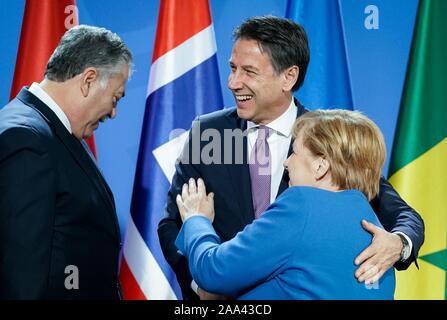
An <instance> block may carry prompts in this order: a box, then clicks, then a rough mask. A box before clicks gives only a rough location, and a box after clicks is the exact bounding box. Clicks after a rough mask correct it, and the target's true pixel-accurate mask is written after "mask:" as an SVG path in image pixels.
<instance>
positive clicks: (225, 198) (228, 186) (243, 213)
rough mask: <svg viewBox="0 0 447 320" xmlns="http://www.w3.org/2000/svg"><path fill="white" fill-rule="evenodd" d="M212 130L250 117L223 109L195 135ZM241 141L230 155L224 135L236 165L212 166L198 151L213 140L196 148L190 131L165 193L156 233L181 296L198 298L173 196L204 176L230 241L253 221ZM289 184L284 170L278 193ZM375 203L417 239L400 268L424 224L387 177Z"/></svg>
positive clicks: (392, 224) (386, 221) (394, 226)
mask: <svg viewBox="0 0 447 320" xmlns="http://www.w3.org/2000/svg"><path fill="white" fill-rule="evenodd" d="M295 104H296V106H297V109H298V110H297V117H299V116H301V115H302V114H304V113H305V112H306V109H305V108H304V107H303V106H302V105H301V104H300V103H299V102H298V101H295ZM210 128H212V129H216V130H217V131H218V132H219V133H220V135H221V137H224V136H225V130H234V129H240V130H241V132H243V131H244V130H245V129H246V128H247V121H246V120H243V119H241V118H239V117H238V116H237V111H236V108H230V109H224V110H221V111H217V112H214V113H210V114H207V115H203V116H201V117H199V118H198V119H197V121H195V122H194V123H193V128H192V130H191V133H193V132H198V133H202V132H204V131H205V130H206V129H210ZM242 141H243V143H242V145H240V144H237V143H233V144H232V150H231V154H229V152H228V150H225V149H224V139H222V140H221V141H219V142H217V143H218V144H219V145H220V146H221V150H219V151H220V154H221V155H225V156H227V157H228V158H229V159H230V160H231V163H232V164H226V163H225V162H223V161H222V162H221V163H211V164H208V163H204V162H203V161H201V159H200V154H201V152H202V150H204V149H203V148H204V147H205V146H206V145H207V144H208V143H209V141H201V142H200V145H199V150H194V148H193V147H194V143H192V134H190V137H189V143H188V144H187V145H186V146H185V151H184V154H183V156H182V158H181V161H180V163H179V164H178V165H177V166H176V173H175V175H174V177H173V180H172V184H171V189H170V190H169V194H168V197H167V203H166V212H165V216H164V218H163V219H162V220H161V221H160V223H159V225H158V236H159V238H160V244H161V248H162V250H163V254H164V256H165V258H166V260H167V261H168V263H169V264H170V266H171V267H172V269H173V270H174V271H175V273H176V275H177V280H178V281H179V284H180V286H181V288H182V292H183V297H184V298H186V299H197V298H198V297H197V295H196V294H195V293H194V292H193V291H192V290H191V288H190V286H191V280H192V278H191V274H190V272H189V271H188V262H187V261H186V259H185V258H184V257H183V256H182V255H180V254H178V252H177V248H176V246H175V239H176V238H177V235H178V232H179V230H180V227H181V225H182V220H181V218H180V214H179V212H178V208H177V204H176V201H175V197H176V196H177V194H179V193H181V188H182V185H183V184H184V183H185V182H187V181H188V180H189V179H190V178H195V179H197V178H199V177H201V178H202V179H203V180H204V181H205V184H206V188H207V191H208V192H214V194H215V197H214V205H215V211H216V218H215V219H214V222H213V226H214V228H215V230H216V232H217V234H218V235H219V237H220V238H221V239H222V241H227V240H230V239H232V238H233V237H234V236H235V235H236V233H237V232H239V231H241V230H242V229H243V228H244V227H245V226H246V225H247V224H249V223H251V222H252V221H253V219H254V211H253V202H252V196H251V194H252V193H251V183H250V172H249V166H248V159H247V139H246V136H243V137H242ZM292 143H293V141H292ZM292 143H291V144H290V147H289V155H290V154H291V152H292ZM240 149H242V150H240ZM238 154H239V155H241V154H242V157H243V159H242V162H241V161H239V162H238V161H237V160H240V159H236V155H238ZM194 157H196V158H198V160H199V161H195V162H194V161H193V160H197V159H194ZM228 158H227V159H228ZM224 160H225V159H224ZM288 183H289V176H288V175H287V173H286V172H284V175H283V177H282V180H281V183H280V186H279V190H278V196H279V195H280V194H281V193H282V192H283V191H284V190H286V189H287V187H288ZM371 206H372V208H373V209H374V211H375V213H376V214H377V216H378V218H379V220H380V222H381V223H382V225H383V226H384V228H385V229H386V230H387V231H393V232H394V231H401V232H403V233H405V234H406V235H408V236H409V237H410V238H411V240H412V242H413V251H412V254H411V257H410V258H409V259H408V260H407V261H406V262H405V263H402V262H398V263H396V265H395V267H396V268H397V269H398V270H401V269H406V268H408V266H409V265H410V264H411V263H412V262H413V261H416V257H417V254H418V252H419V248H420V247H421V245H422V243H423V241H424V223H423V221H422V219H421V217H420V216H419V215H418V214H417V213H416V212H415V211H414V210H413V209H412V208H410V207H409V206H408V205H407V204H406V203H405V201H403V200H402V199H401V198H400V196H399V195H398V194H397V192H396V191H395V190H394V189H393V187H392V186H391V185H390V184H389V183H388V182H387V181H386V180H385V179H383V178H382V179H381V182H380V191H379V195H378V196H377V197H376V198H375V199H374V200H373V201H371Z"/></svg>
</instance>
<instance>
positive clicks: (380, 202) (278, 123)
mask: <svg viewBox="0 0 447 320" xmlns="http://www.w3.org/2000/svg"><path fill="white" fill-rule="evenodd" d="M234 39H235V43H234V46H233V51H232V55H231V58H230V68H231V72H230V76H229V78H228V88H229V89H230V90H231V91H232V92H233V95H234V97H235V100H236V107H235V108H230V109H225V110H222V111H218V112H215V113H212V114H208V115H204V116H201V117H200V118H199V119H198V120H197V121H195V122H194V123H193V127H192V130H191V134H190V137H189V143H188V144H187V145H186V147H185V150H184V154H183V156H182V157H181V161H180V162H179V164H178V165H177V168H176V173H175V175H174V178H173V181H172V186H171V189H170V191H169V194H168V200H167V205H166V214H165V217H164V218H163V219H162V220H161V221H160V223H159V228H158V234H159V238H160V243H161V247H162V249H163V253H164V255H165V257H166V260H167V261H168V263H169V264H170V265H171V267H172V268H173V270H174V271H175V273H176V275H177V280H178V281H179V283H180V286H181V287H182V292H183V295H184V298H186V299H197V298H198V295H197V294H199V295H201V297H202V298H204V297H205V295H206V294H205V293H204V292H203V291H202V290H200V288H197V287H196V286H195V282H194V281H193V279H192V277H191V275H190V272H189V269H188V264H187V261H186V259H185V257H183V256H182V255H180V254H179V253H178V252H177V248H176V246H175V240H176V238H177V235H178V232H179V230H180V227H181V224H182V222H181V218H180V215H179V212H178V209H177V205H176V201H175V198H176V196H177V195H178V194H179V193H181V187H182V185H183V184H184V183H185V182H188V181H189V179H190V178H194V179H197V178H202V179H203V180H204V181H205V182H206V183H207V186H206V188H207V190H209V191H210V192H213V193H214V194H215V199H214V204H215V212H216V216H215V220H214V222H213V226H214V228H215V230H216V232H217V234H218V236H219V237H220V238H221V239H222V241H227V240H229V239H232V238H233V237H234V236H235V235H236V233H237V232H239V231H241V230H242V229H243V228H244V227H245V226H246V225H247V224H250V223H251V222H252V221H253V220H254V219H255V217H256V216H258V215H259V214H260V212H262V211H263V210H265V208H266V207H267V206H268V205H269V204H270V203H272V202H273V201H274V200H275V199H276V197H277V196H279V195H280V194H281V193H282V192H283V191H284V190H285V189H286V188H287V187H288V183H289V178H288V175H287V173H286V172H284V168H283V166H282V164H283V162H284V161H285V160H286V158H287V157H288V156H289V155H290V154H291V151H292V150H291V145H292V134H291V130H292V126H293V123H294V121H295V120H296V118H298V117H300V116H301V115H303V114H304V113H305V112H306V109H305V108H304V107H303V106H302V105H301V104H300V103H299V102H298V101H297V100H295V99H293V92H294V91H296V90H298V89H299V87H300V86H301V85H302V83H303V81H304V78H305V74H306V69H307V66H308V63H309V48H308V41H307V36H306V33H305V31H304V30H303V29H302V27H301V26H299V25H297V24H296V23H294V22H292V21H290V20H286V19H282V18H277V17H272V16H268V17H255V18H251V19H248V20H247V21H245V22H244V23H243V24H242V25H241V26H240V27H238V28H237V29H236V31H235V33H234ZM335 63H336V62H335ZM265 128H267V129H268V132H269V133H268V136H267V138H266V139H264V140H263V141H264V142H263V143H264V144H265V141H266V142H267V144H266V145H267V146H268V149H269V156H270V157H269V158H270V160H271V162H270V163H271V167H270V168H269V170H270V172H269V175H270V179H268V180H266V179H263V180H262V181H263V182H262V183H261V182H259V181H261V179H259V177H256V176H254V175H253V174H252V171H251V170H250V161H251V160H252V157H253V152H254V150H256V146H257V145H258V141H259V139H258V138H259V137H260V136H261V135H260V134H259V133H260V132H262V131H261V129H265ZM207 129H214V130H217V131H218V132H219V133H220V137H224V136H225V131H226V130H232V131H234V130H235V129H239V131H237V130H236V131H237V132H241V134H239V136H237V133H236V137H235V138H234V140H238V139H239V140H241V141H242V142H243V143H242V144H238V143H230V144H225V141H224V139H221V145H220V149H219V150H214V151H216V154H221V155H224V156H223V157H222V158H223V159H221V160H222V161H220V162H214V163H211V164H208V163H205V162H203V161H202V160H203V159H200V161H199V162H197V161H194V160H195V159H194V157H197V153H198V154H199V155H201V154H202V150H204V147H205V146H206V145H207V144H208V143H209V142H208V141H202V139H201V137H202V132H204V131H205V130H207ZM195 139H197V140H195ZM204 140H206V139H204ZM196 145H198V146H199V150H195V149H194V146H196ZM228 146H229V147H228ZM240 159H241V161H239V160H240ZM227 160H230V161H227ZM265 190H268V195H267V197H268V198H269V199H268V200H267V201H257V199H258V194H259V193H260V191H265ZM264 198H265V195H264ZM371 206H372V208H373V209H374V211H375V213H376V214H377V216H378V218H379V220H380V222H381V224H382V225H383V226H384V228H385V230H383V229H381V228H378V227H375V226H373V225H372V224H368V223H365V224H364V228H365V229H366V230H367V231H368V232H370V233H371V234H373V235H374V240H373V241H372V244H371V245H370V246H369V247H368V248H366V249H365V251H363V252H362V253H360V252H359V256H358V257H357V259H356V263H357V264H358V265H360V266H359V268H358V269H357V271H356V273H355V276H356V277H357V279H358V280H359V281H361V282H366V283H372V282H375V281H377V279H378V278H380V277H381V276H382V275H383V274H384V273H385V272H386V271H387V270H388V269H389V268H390V267H392V266H393V265H394V266H395V267H396V268H397V269H399V270H400V269H406V268H408V266H409V265H410V264H411V263H412V262H414V261H416V258H417V255H418V251H419V248H420V247H421V245H422V243H423V241H424V224H423V221H422V219H421V217H420V216H419V215H418V214H417V213H416V212H415V211H414V210H413V209H412V208H410V207H409V206H408V205H407V204H406V203H405V202H404V201H403V200H402V199H401V198H400V196H399V195H398V194H397V193H396V191H395V190H394V189H393V188H392V186H391V185H390V184H389V183H388V182H387V181H385V179H383V178H382V179H381V184H380V191H379V195H378V196H377V197H376V198H375V199H373V200H372V201H371ZM192 288H193V289H192Z"/></svg>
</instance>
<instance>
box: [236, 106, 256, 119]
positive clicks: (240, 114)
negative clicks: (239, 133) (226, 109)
mask: <svg viewBox="0 0 447 320" xmlns="http://www.w3.org/2000/svg"><path fill="white" fill-rule="evenodd" d="M236 110H237V116H238V117H239V118H241V119H244V120H248V121H252V118H253V115H251V114H250V113H249V112H248V110H244V109H241V108H236Z"/></svg>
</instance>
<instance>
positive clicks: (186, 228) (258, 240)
mask: <svg viewBox="0 0 447 320" xmlns="http://www.w3.org/2000/svg"><path fill="white" fill-rule="evenodd" d="M289 197H290V195H289V194H283V197H282V198H281V200H279V201H277V202H275V203H274V204H272V205H271V206H270V208H269V209H268V210H267V211H266V212H265V213H264V214H263V216H262V217H261V218H259V219H257V220H255V221H254V222H253V223H252V224H250V225H247V226H246V227H245V229H244V230H243V231H242V232H239V233H238V234H237V235H236V237H234V238H233V239H231V240H229V241H227V242H224V243H222V244H220V238H219V237H218V236H217V234H216V233H215V231H214V229H213V227H212V224H211V222H210V220H209V219H208V218H206V217H205V216H201V215H195V216H191V217H190V218H188V219H187V220H186V221H185V223H184V224H183V226H182V229H181V231H180V234H179V236H178V238H177V241H176V245H177V246H178V248H179V250H180V251H181V252H182V253H183V254H185V256H187V257H188V261H189V267H190V270H191V272H192V275H193V277H194V279H195V280H196V281H197V283H198V284H199V286H200V287H201V288H204V289H205V290H207V291H209V292H214V293H219V294H223V295H226V296H231V297H237V296H239V295H241V294H242V293H243V292H245V291H247V290H249V289H250V288H253V287H255V286H257V285H260V284H262V283H264V282H266V281H268V280H269V279H271V278H273V277H274V276H276V275H277V274H279V273H281V272H282V270H283V269H284V268H285V267H286V265H287V263H288V261H289V258H290V256H291V255H292V254H293V253H294V250H295V249H296V248H297V247H298V246H299V244H298V242H299V238H300V237H299V236H300V235H301V234H302V231H303V228H304V225H305V220H306V215H305V214H304V213H302V214H301V213H300V214H298V215H297V214H296V212H295V213H294V212H293V211H294V210H291V208H290V204H291V203H294V202H295V201H294V199H288V198H289ZM295 211H296V210H295ZM304 211H305V210H304V209H303V212H304ZM291 223H293V225H294V227H293V228H290V224H291Z"/></svg>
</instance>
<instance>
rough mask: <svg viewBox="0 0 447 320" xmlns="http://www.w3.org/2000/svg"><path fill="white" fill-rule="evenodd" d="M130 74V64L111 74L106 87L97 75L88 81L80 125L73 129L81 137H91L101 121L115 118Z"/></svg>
mask: <svg viewBox="0 0 447 320" xmlns="http://www.w3.org/2000/svg"><path fill="white" fill-rule="evenodd" d="M128 74H129V68H128V66H125V67H123V68H122V70H121V72H120V73H118V74H112V75H110V77H109V80H108V83H107V85H106V87H105V88H103V87H102V86H101V84H100V81H99V78H98V77H97V75H96V78H95V81H91V82H90V83H88V82H87V84H86V88H84V91H85V92H86V94H87V96H86V97H85V101H84V103H83V106H82V116H81V117H80V121H79V127H78V128H77V130H73V132H74V134H75V135H76V136H77V137H78V138H79V139H86V138H89V137H90V136H91V135H92V134H93V131H94V130H96V129H97V128H98V127H99V123H100V122H103V121H105V119H107V118H111V119H113V118H115V116H116V107H117V103H118V101H119V100H120V99H121V98H122V97H124V91H125V87H126V82H127V78H128ZM84 95H85V94H84Z"/></svg>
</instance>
